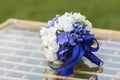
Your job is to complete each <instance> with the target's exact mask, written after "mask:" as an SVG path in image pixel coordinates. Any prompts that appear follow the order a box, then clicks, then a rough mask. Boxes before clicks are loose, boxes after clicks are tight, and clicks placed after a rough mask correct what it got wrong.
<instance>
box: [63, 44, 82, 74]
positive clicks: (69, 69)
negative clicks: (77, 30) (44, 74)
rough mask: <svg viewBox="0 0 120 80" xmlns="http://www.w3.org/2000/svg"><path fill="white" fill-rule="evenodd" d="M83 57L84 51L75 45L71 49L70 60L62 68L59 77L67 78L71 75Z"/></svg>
mask: <svg viewBox="0 0 120 80" xmlns="http://www.w3.org/2000/svg"><path fill="white" fill-rule="evenodd" d="M83 55H84V50H83V49H82V46H81V45H76V46H75V47H74V48H73V53H72V58H71V60H70V62H69V63H68V64H67V66H66V67H65V68H64V70H63V71H62V72H61V75H62V76H69V75H71V74H73V67H74V65H75V64H77V63H78V62H79V61H80V59H81V58H82V57H83ZM73 57H74V59H73Z"/></svg>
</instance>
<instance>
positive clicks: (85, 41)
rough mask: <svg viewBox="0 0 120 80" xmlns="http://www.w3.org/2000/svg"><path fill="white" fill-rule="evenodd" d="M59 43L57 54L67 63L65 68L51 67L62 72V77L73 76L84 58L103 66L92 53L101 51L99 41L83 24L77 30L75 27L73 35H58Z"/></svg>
mask: <svg viewBox="0 0 120 80" xmlns="http://www.w3.org/2000/svg"><path fill="white" fill-rule="evenodd" d="M57 41H58V43H59V44H60V47H59V50H58V52H57V55H58V60H60V61H62V62H65V63H66V65H65V66H64V67H63V68H54V67H52V66H50V67H51V68H52V69H53V70H55V71H58V72H60V75H62V76H69V75H71V74H73V67H74V65H75V64H77V63H78V62H79V61H80V60H81V58H82V57H83V56H84V57H86V58H88V59H89V60H90V61H91V62H93V63H95V64H96V65H98V66H101V65H102V64H103V62H102V61H101V60H100V59H99V58H98V57H97V56H95V55H94V54H93V53H92V52H96V51H97V50H98V49H99V44H98V42H97V40H96V39H95V38H94V35H93V34H90V33H89V31H86V30H85V28H84V27H83V25H82V24H79V26H78V25H77V28H76V27H75V29H74V30H73V31H71V33H69V32H61V33H59V34H58V35H57ZM93 44H96V46H95V47H94V46H93ZM71 53H72V54H71ZM70 54H71V55H70ZM69 57H70V58H69ZM68 58H69V59H68Z"/></svg>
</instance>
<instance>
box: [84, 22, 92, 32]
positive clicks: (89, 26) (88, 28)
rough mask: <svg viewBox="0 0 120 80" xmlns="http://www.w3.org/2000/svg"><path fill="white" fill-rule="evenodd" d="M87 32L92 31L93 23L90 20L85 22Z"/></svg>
mask: <svg viewBox="0 0 120 80" xmlns="http://www.w3.org/2000/svg"><path fill="white" fill-rule="evenodd" d="M85 25H86V27H85V28H86V30H87V31H91V30H92V23H91V22H90V21H89V20H85Z"/></svg>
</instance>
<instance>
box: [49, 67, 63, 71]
mask: <svg viewBox="0 0 120 80" xmlns="http://www.w3.org/2000/svg"><path fill="white" fill-rule="evenodd" d="M49 67H50V68H51V69H53V70H55V71H58V72H61V71H63V69H64V68H54V67H52V66H49Z"/></svg>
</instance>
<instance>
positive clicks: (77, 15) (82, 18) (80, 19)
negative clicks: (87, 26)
mask: <svg viewBox="0 0 120 80" xmlns="http://www.w3.org/2000/svg"><path fill="white" fill-rule="evenodd" d="M73 17H74V18H75V20H76V22H84V21H85V19H86V17H85V16H83V15H81V14H80V13H73Z"/></svg>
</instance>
